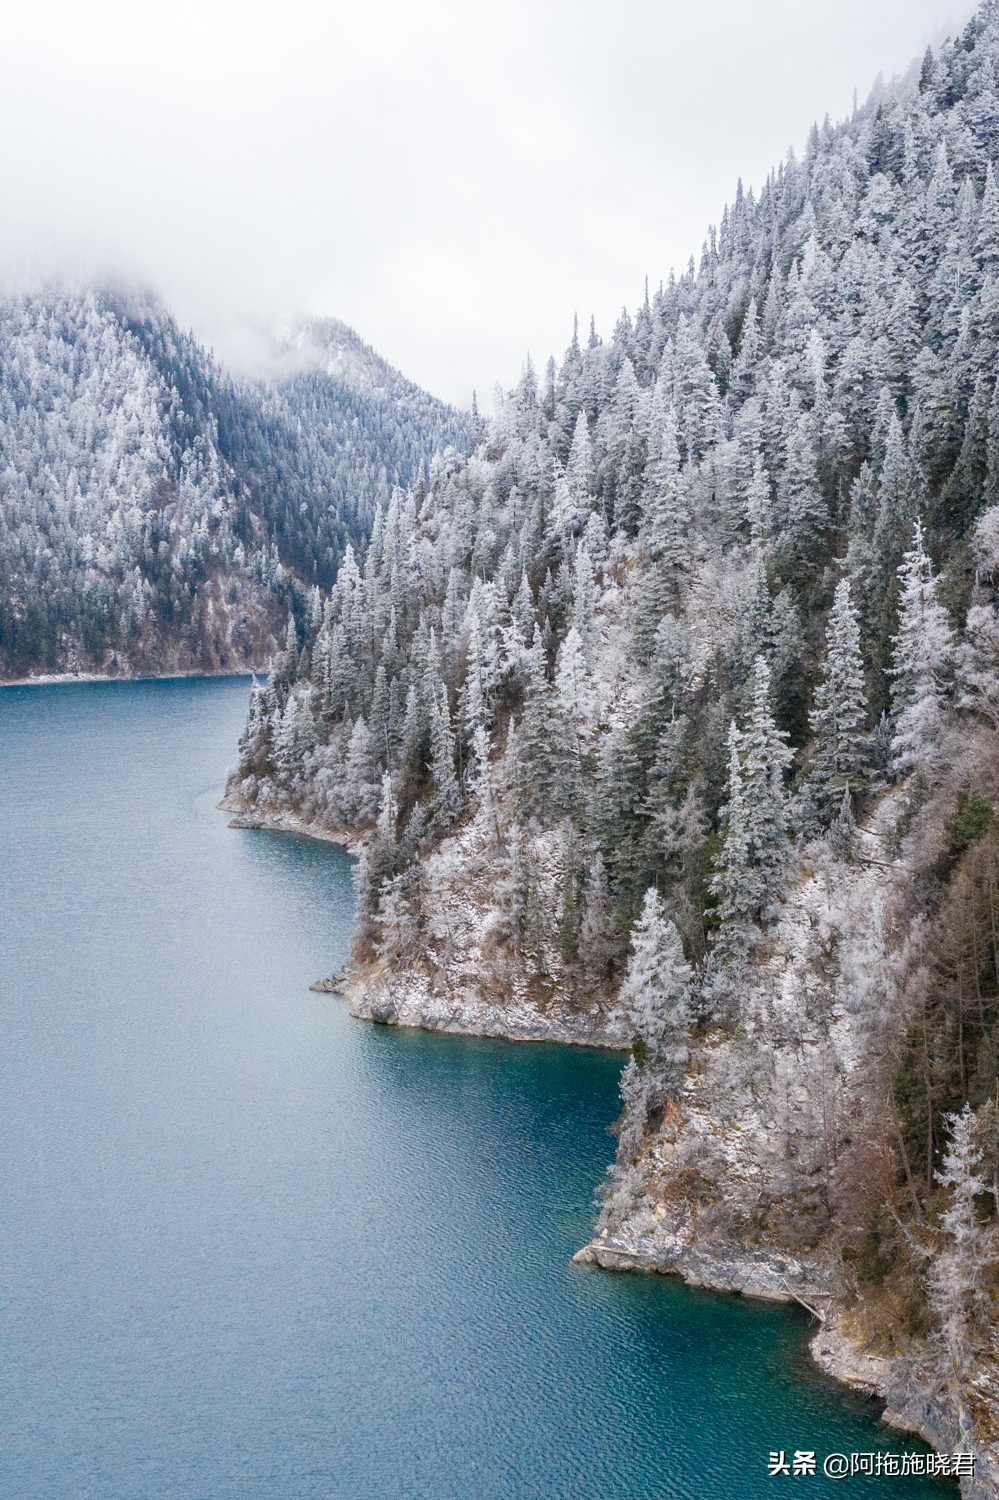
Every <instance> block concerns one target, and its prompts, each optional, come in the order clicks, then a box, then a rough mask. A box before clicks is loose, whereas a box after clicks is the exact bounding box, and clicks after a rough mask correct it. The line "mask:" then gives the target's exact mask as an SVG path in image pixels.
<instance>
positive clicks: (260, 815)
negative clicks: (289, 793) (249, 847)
mask: <svg viewBox="0 0 999 1500" xmlns="http://www.w3.org/2000/svg"><path fill="white" fill-rule="evenodd" d="M216 807H217V808H218V810H219V812H227V813H231V814H232V817H231V818H230V819H229V827H230V828H261V829H264V830H265V831H266V832H268V833H297V834H300V835H301V836H302V837H303V838H308V839H318V840H319V841H320V842H321V843H324V844H336V846H337V847H338V848H340V849H346V850H348V852H350V853H354V852H355V851H356V850H357V849H359V848H360V846H361V841H360V840H359V839H358V838H357V837H356V836H355V835H353V834H350V833H347V832H345V831H344V830H343V829H337V828H330V827H329V826H328V825H327V824H326V823H319V822H317V821H316V820H314V819H311V818H303V817H301V816H300V815H299V814H298V813H294V812H289V811H288V810H287V809H283V808H276V807H258V806H256V805H254V806H252V807H248V806H247V804H246V803H245V802H243V800H242V799H241V798H240V797H235V796H229V795H227V796H225V797H223V798H222V801H221V802H217V803H216Z"/></svg>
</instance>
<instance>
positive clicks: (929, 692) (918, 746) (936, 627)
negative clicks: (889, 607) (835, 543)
mask: <svg viewBox="0 0 999 1500" xmlns="http://www.w3.org/2000/svg"><path fill="white" fill-rule="evenodd" d="M898 573H899V581H900V598H899V621H898V633H897V634H896V635H895V637H894V642H893V645H894V652H893V656H892V666H891V678H892V713H893V718H894V733H893V735H892V744H891V749H892V764H893V766H894V769H895V771H896V773H897V774H899V775H904V774H906V773H908V772H918V773H919V775H920V776H921V777H922V778H923V779H924V781H926V782H929V783H932V782H933V781H934V779H935V778H936V776H937V774H938V773H939V770H940V768H941V765H942V763H943V758H944V754H945V746H944V741H945V737H946V732H947V727H948V712H947V698H948V692H949V686H950V682H951V677H952V673H953V667H954V657H955V642H954V631H953V627H952V626H951V623H950V619H949V617H948V615H947V611H946V610H945V609H944V607H943V605H942V604H941V603H940V601H939V600H938V599H937V597H936V587H935V584H934V580H933V569H932V566H931V564H930V559H929V557H928V556H927V553H926V547H925V543H924V536H923V526H922V522H921V521H918V520H917V522H916V524H915V526H914V527H913V535H912V547H911V548H910V550H909V551H908V552H907V553H906V554H905V558H904V560H903V562H902V565H901V567H900V568H899V570H898Z"/></svg>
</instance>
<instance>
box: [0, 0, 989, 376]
mask: <svg viewBox="0 0 999 1500" xmlns="http://www.w3.org/2000/svg"><path fill="white" fill-rule="evenodd" d="M973 9H974V6H973V4H971V3H970V0H969V3H959V0H809V3H805V0H750V3H747V0H699V3H697V4H692V3H691V0H682V3H681V0H613V3H612V0H602V3H597V0H575V3H569V0H541V3H538V0H507V3H505V4H503V5H496V6H484V5H475V4H470V3H469V0H464V3H458V0H409V3H394V0H367V3H365V4H355V3H337V0H334V3H327V4H321V3H314V0H286V3H285V4H283V5H282V6H277V5H275V4H274V3H273V0H271V3H269V4H267V5H263V4H260V3H257V0H249V3H247V0H239V3H236V0H198V3H190V0H174V3H171V4H169V5H168V4H164V3H162V0H145V3H143V4H142V5H141V6H140V5H136V4H135V3H134V0H131V3H128V4H122V3H116V0H114V3H113V0H88V3H87V4H86V5H80V4H79V3H75V4H71V3H67V0H36V3H33V4H32V3H30V0H13V4H12V6H10V7H5V15H4V26H3V45H2V52H0V205H2V206H0V219H2V224H3V233H2V235H0V274H3V275H4V276H5V277H7V278H12V277H25V276H49V275H53V274H70V275H75V276H96V275H100V276H116V277H128V278H129V279H131V280H136V279H137V280H140V281H142V282H143V283H146V284H149V285H150V286H152V287H153V288H155V289H156V290H157V291H158V292H159V293H160V294H161V295H162V296H163V298H164V299H165V300H166V302H167V303H168V305H169V306H170V307H171V308H172V309H173V310H174V311H175V312H176V313H177V315H178V316H179V317H180V318H181V319H182V321H183V322H184V323H185V324H190V325H191V326H193V327H194V328H195V330H196V331H197V332H198V333H199V334H200V335H202V336H203V337H205V338H207V339H208V340H209V342H211V343H212V344H213V345H214V347H215V348H216V351H217V352H218V353H220V354H221V355H222V356H223V357H225V358H227V359H229V360H230V361H232V362H235V363H240V364H242V365H244V366H245V365H246V363H247V361H248V360H250V359H252V357H253V351H254V350H255V349H256V348H257V347H258V343H257V341H256V340H255V339H254V338H253V337H252V335H251V333H250V330H252V329H253V328H259V327H264V326H267V325H270V324H272V323H273V322H275V321H281V320H284V319H288V318H291V317H294V316H296V315H299V314H302V313H315V314H323V315H331V316H335V317H339V318H342V319H344V320H345V321H347V322H349V323H351V324H352V325H353V326H354V327H355V328H356V329H357V331H358V332H359V333H360V334H361V335H362V337H363V338H365V339H366V340H367V341H368V342H370V343H372V344H374V345H375V347H376V348H377V349H378V350H379V351H380V352H381V353H383V354H384V355H385V356H386V357H387V358H389V359H390V360H391V361H392V362H393V363H394V364H396V365H398V366H399V368H400V369H402V370H403V371H404V372H405V373H406V374H407V375H409V376H411V377H412V378H413V379H415V380H418V381H419V382H420V383H421V384H423V385H425V386H427V387H428V388H429V389H430V390H432V391H434V392H435V393H436V394H439V395H442V396H445V397H447V398H449V399H451V400H453V401H455V402H457V403H460V404H462V405H467V403H468V401H469V399H470V395H471V391H472V389H473V388H477V389H478V391H479V393H480V398H481V399H482V400H483V403H484V404H488V403H489V401H490V399H491V392H492V389H493V385H494V383H495V382H496V381H500V382H502V383H503V384H504V385H510V384H512V383H513V381H514V380H515V379H516V376H517V373H518V371H519V369H520V366H521V364H522V362H523V358H524V355H525V353H526V352H528V351H530V353H531V354H532V355H533V356H534V358H535V361H536V362H537V363H538V364H541V363H543V361H544V360H545V359H546V358H547V356H548V354H549V353H552V352H554V353H556V354H561V352H562V351H563V350H564V348H565V345H566V343H567V342H568V338H569V335H570V334H571V329H572V317H573V313H574V312H575V311H578V312H579V314H580V317H581V319H583V320H584V321H587V322H588V320H589V316H590V314H591V312H592V313H594V314H595V315H596V318H597V325H598V328H600V329H601V330H603V331H609V329H610V327H611V326H612V325H613V322H614V320H615V319H616V317H617V314H618V312H619V311H620V308H621V306H622V304H624V303H627V304H628V305H629V306H632V307H633V306H634V305H635V304H636V303H637V302H638V301H640V299H641V296H642V289H643V282H644V278H645V277H646V276H648V277H649V278H650V280H651V282H652V283H653V284H655V283H657V282H658V281H659V280H660V279H662V278H664V277H665V276H666V275H667V274H668V272H669V270H670V268H671V267H676V268H678V269H682V268H683V266H684V265H685V264H686V262H687V260H688V258H689V256H690V255H691V254H692V253H693V254H695V255H696V254H698V253H699V251H700V246H701V243H702V241H703V238H704V234H705V231H706V228H707V226H708V224H709V223H711V222H715V223H716V222H717V221H718V219H719V217H720V215H721V210H722V207H723V205H724V203H725V202H726V201H727V200H729V199H730V198H731V197H732V194H733V191H734V188H735V184H736V180H737V178H739V177H740V176H741V177H742V179H743V181H744V183H745V184H746V186H747V187H748V186H750V185H753V186H758V185H759V184H760V183H761V182H762V181H763V179H764V178H765V176H766V174H767V172H768V170H769V169H770V167H771V166H772V165H774V164H775V163H776V162H777V161H779V160H780V159H781V158H782V157H783V156H784V155H785V153H786V151H787V148H788V147H789V146H791V145H793V146H794V147H795V149H797V150H799V151H800V149H801V147H802V146H803V144H804V141H805V138H806V136H807V132H808V129H809V126H810V125H811V123H812V121H813V120H814V119H816V118H818V119H820V120H821V118H822V116H823V115H824V114H825V113H827V112H828V113H829V114H830V115H831V116H832V117H833V118H834V119H838V118H840V117H842V116H843V115H845V114H846V113H848V112H849V110H850V108H851V104H852V97H853V92H854V89H857V90H858V91H859V94H860V97H861V98H864V97H866V95H867V93H868V92H869V90H870V87H871V85H872V83H873V82H874V78H875V75H876V74H877V73H878V72H879V71H883V72H884V73H885V74H886V75H889V76H890V75H891V74H892V73H895V72H900V71H903V70H904V69H905V68H906V66H907V65H908V64H909V62H910V61H911V60H912V58H913V57H914V56H915V55H917V54H918V53H920V52H921V51H922V50H923V49H924V47H925V46H926V44H927V42H928V41H929V40H931V39H937V40H938V39H940V38H942V37H943V36H944V35H946V34H948V32H952V31H953V30H954V29H955V28H956V27H958V26H960V25H963V23H964V22H965V21H966V20H967V18H968V16H969V15H971V13H972V11H973Z"/></svg>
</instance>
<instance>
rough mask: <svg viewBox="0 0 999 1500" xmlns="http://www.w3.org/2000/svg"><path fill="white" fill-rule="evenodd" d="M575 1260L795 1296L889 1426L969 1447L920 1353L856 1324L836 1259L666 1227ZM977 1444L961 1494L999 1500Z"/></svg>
mask: <svg viewBox="0 0 999 1500" xmlns="http://www.w3.org/2000/svg"><path fill="white" fill-rule="evenodd" d="M573 1261H574V1263H575V1264H577V1265H591V1266H599V1267H601V1268H602V1269H603V1270H608V1271H632V1272H641V1273H645V1274H660V1275H668V1276H680V1277H681V1278H682V1279H683V1280H684V1281H685V1282H686V1283H687V1285H688V1286H692V1287H699V1288H702V1289H704V1290H705V1291H713V1292H727V1293H735V1294H738V1295H740V1296H746V1297H757V1298H761V1299H763V1300H765V1301H768V1302H797V1303H798V1304H799V1305H800V1306H802V1307H804V1308H806V1309H807V1310H808V1311H809V1312H811V1313H812V1315H813V1316H814V1317H815V1318H816V1319H817V1321H818V1323H819V1327H818V1330H817V1332H816V1333H815V1334H814V1335H813V1337H812V1338H811V1339H810V1340H809V1344H808V1351H809V1354H810V1355H811V1358H812V1359H813V1360H814V1362H815V1364H816V1365H818V1367H819V1369H821V1370H822V1371H824V1372H825V1374H827V1375H828V1376H830V1378H831V1379H833V1380H837V1381H839V1382H840V1383H841V1384H842V1385H847V1386H849V1387H850V1388H851V1389H853V1390H855V1391H858V1392H860V1393H861V1394H863V1395H865V1396H869V1397H871V1398H872V1399H875V1400H878V1401H881V1402H883V1403H884V1410H883V1411H882V1413H881V1420H882V1421H883V1422H885V1423H886V1424H887V1425H888V1426H890V1427H894V1428H896V1429H897V1430H898V1431H900V1432H904V1433H909V1434H912V1435H913V1436H915V1437H919V1438H922V1439H923V1441H924V1442H926V1443H928V1444H929V1445H930V1447H932V1448H934V1449H936V1450H937V1451H938V1452H941V1453H955V1452H958V1451H965V1452H966V1451H967V1449H968V1439H967V1434H964V1433H962V1432H961V1430H960V1429H959V1426H958V1424H957V1422H956V1421H955V1419H954V1416H953V1414H952V1411H951V1410H950V1408H949V1406H948V1404H947V1403H946V1402H945V1401H944V1400H942V1399H941V1393H940V1392H939V1391H938V1390H934V1389H933V1388H932V1386H928V1383H927V1382H926V1381H925V1380H924V1379H922V1378H921V1375H920V1371H919V1369H918V1362H917V1360H916V1359H915V1358H912V1357H905V1356H894V1357H892V1356H888V1355H884V1354H880V1353H877V1352H875V1351H874V1350H873V1349H872V1348H871V1347H870V1346H869V1344H868V1343H867V1342H866V1341H865V1339H864V1337H863V1335H861V1334H860V1333H859V1332H858V1331H857V1330H855V1329H853V1328H851V1326H850V1320H849V1316H848V1313H847V1311H846V1309H845V1308H844V1307H843V1306H842V1304H841V1303H840V1302H839V1301H837V1298H836V1294H835V1292H834V1291H833V1290H832V1287H833V1281H834V1278H833V1270H832V1267H823V1266H822V1265H820V1264H818V1263H814V1264H813V1263H805V1262H803V1261H800V1260H798V1259H796V1258H795V1257H793V1256H785V1255H782V1254H780V1253H779V1252H776V1251H772V1252H767V1251H748V1250H742V1251H739V1250H737V1249H734V1248H733V1249H729V1248H727V1247H726V1248H724V1249H722V1248H720V1247H718V1246H715V1245H712V1244H710V1243H705V1242H703V1241H687V1240H685V1239H683V1238H681V1237H680V1236H676V1235H673V1236H671V1235H669V1234H668V1233H664V1234H663V1235H662V1236H661V1237H660V1238H659V1239H658V1240H657V1241H656V1243H655V1245H641V1246H639V1245H629V1244H627V1243H625V1242H624V1241H622V1240H619V1239H615V1238H614V1237H613V1236H611V1235H608V1234H598V1235H597V1236H596V1237H595V1238H594V1239H593V1240H591V1241H590V1243H589V1244H588V1245H585V1246H584V1247H583V1248H582V1249H581V1250H579V1251H577V1253H576V1254H575V1255H574V1256H573ZM975 1452H976V1459H977V1471H976V1474H975V1477H974V1478H973V1479H963V1480H962V1481H961V1495H962V1497H963V1500H995V1496H996V1495H997V1494H999V1454H997V1453H994V1452H992V1451H991V1450H989V1451H983V1449H982V1446H981V1445H980V1444H975Z"/></svg>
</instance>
